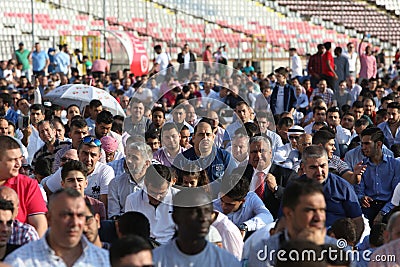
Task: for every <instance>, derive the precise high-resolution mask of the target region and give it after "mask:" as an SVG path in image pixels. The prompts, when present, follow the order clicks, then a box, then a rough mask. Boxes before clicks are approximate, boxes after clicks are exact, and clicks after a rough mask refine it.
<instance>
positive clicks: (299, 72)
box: [289, 48, 303, 79]
mask: <svg viewBox="0 0 400 267" xmlns="http://www.w3.org/2000/svg"><path fill="white" fill-rule="evenodd" d="M289 55H290V57H291V60H292V76H291V78H292V79H293V78H296V77H302V76H303V67H302V64H301V59H300V57H299V55H298V54H297V50H296V48H290V49H289Z"/></svg>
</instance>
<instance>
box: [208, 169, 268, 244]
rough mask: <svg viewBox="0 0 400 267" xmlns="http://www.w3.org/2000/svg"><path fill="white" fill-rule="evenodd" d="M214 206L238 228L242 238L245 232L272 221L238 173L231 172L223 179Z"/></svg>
mask: <svg viewBox="0 0 400 267" xmlns="http://www.w3.org/2000/svg"><path fill="white" fill-rule="evenodd" d="M214 208H215V209H216V210H218V211H220V212H222V213H224V214H225V215H226V216H228V218H229V219H230V220H231V221H232V222H233V223H234V224H235V225H236V226H237V227H238V228H239V230H240V231H241V233H242V236H243V238H244V237H245V235H246V234H247V232H248V231H249V232H253V231H256V230H259V229H261V228H263V227H264V226H266V225H267V224H269V223H272V222H273V221H274V219H273V217H272V215H271V213H270V212H269V210H268V209H267V208H266V207H265V205H264V203H263V202H262V200H261V199H260V198H259V197H258V196H257V194H256V193H254V192H249V182H248V180H247V179H243V178H242V176H241V175H240V174H232V175H231V176H230V177H229V181H228V180H226V181H223V182H222V186H221V192H220V198H219V199H218V200H216V201H215V202H214Z"/></svg>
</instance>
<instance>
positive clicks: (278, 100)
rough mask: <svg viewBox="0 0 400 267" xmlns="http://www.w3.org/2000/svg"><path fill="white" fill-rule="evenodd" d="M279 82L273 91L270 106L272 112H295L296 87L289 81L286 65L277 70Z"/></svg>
mask: <svg viewBox="0 0 400 267" xmlns="http://www.w3.org/2000/svg"><path fill="white" fill-rule="evenodd" d="M275 76H276V79H277V83H276V85H275V87H274V89H273V91H272V94H271V100H270V107H271V111H272V114H274V115H275V114H281V113H282V112H285V111H287V112H290V113H293V112H294V110H295V107H296V101H297V100H296V96H295V91H294V88H293V87H292V86H291V85H289V84H288V83H287V81H286V80H287V78H288V71H287V70H286V69H285V68H284V67H280V68H278V69H276V70H275Z"/></svg>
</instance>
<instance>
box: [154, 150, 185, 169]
mask: <svg viewBox="0 0 400 267" xmlns="http://www.w3.org/2000/svg"><path fill="white" fill-rule="evenodd" d="M185 150H186V149H184V148H183V147H180V149H179V153H182V152H183V151H185ZM179 153H178V154H179ZM178 154H177V155H178ZM153 159H155V160H158V161H159V162H160V163H161V164H163V165H165V166H167V167H171V166H172V163H173V162H174V159H175V158H172V157H171V155H170V154H169V153H168V152H167V149H166V148H165V147H162V148H160V149H159V150H157V151H156V152H154V154H153Z"/></svg>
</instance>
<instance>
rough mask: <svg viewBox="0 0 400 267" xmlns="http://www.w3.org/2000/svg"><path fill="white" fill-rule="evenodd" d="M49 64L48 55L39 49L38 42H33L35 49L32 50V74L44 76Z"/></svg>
mask: <svg viewBox="0 0 400 267" xmlns="http://www.w3.org/2000/svg"><path fill="white" fill-rule="evenodd" d="M49 64H50V59H49V55H47V53H46V52H45V51H43V50H41V47H40V44H39V43H35V50H34V51H33V52H32V69H33V75H36V76H45V75H46V69H47V67H48V66H49Z"/></svg>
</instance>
